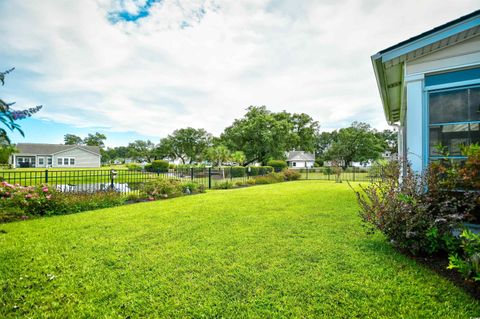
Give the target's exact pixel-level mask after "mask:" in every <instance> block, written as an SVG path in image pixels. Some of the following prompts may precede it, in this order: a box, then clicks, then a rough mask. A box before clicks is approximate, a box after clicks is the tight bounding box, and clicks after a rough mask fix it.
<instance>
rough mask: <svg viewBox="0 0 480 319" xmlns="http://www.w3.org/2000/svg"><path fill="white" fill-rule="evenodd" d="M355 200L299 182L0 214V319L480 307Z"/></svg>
mask: <svg viewBox="0 0 480 319" xmlns="http://www.w3.org/2000/svg"><path fill="white" fill-rule="evenodd" d="M356 210H357V208H356V202H355V199H354V195H353V193H352V191H351V190H350V189H349V188H348V186H347V185H346V184H335V183H332V182H323V181H299V182H289V183H282V184H274V185H267V186H255V187H251V188H245V189H236V190H227V191H212V192H208V193H207V194H202V195H196V196H190V197H182V198H177V199H172V200H168V201H161V202H152V203H142V204H135V205H129V206H123V207H120V208H118V207H117V208H114V209H105V210H98V211H92V212H87V213H81V214H76V215H70V216H57V217H50V218H45V219H38V220H31V221H26V222H18V223H12V224H5V225H0V230H1V231H0V254H1V255H0V287H1V289H2V294H0V317H2V318H3V317H56V318H67V317H84V318H100V317H101V318H107V317H108V318H110V317H115V318H117V317H119V318H126V317H129V318H137V317H167V318H172V317H225V318H246V317H255V318H272V317H310V318H319V317H325V318H379V317H380V318H469V317H478V316H480V303H479V302H478V301H476V300H474V299H472V298H471V297H470V296H469V295H467V294H466V293H464V292H463V291H462V290H460V289H458V288H457V287H455V286H453V285H452V284H451V283H450V282H448V281H447V280H445V279H443V278H442V277H439V276H438V275H437V274H435V273H433V272H431V271H430V270H428V269H426V268H424V267H422V266H421V265H417V264H416V263H415V262H414V261H412V260H409V259H408V258H406V257H404V256H402V255H400V254H398V253H396V252H395V251H394V250H393V249H392V248H391V247H390V246H389V245H388V244H387V243H385V241H384V239H383V237H381V236H380V235H375V236H373V237H371V236H367V235H365V234H364V230H363V229H362V227H361V225H360V222H359V218H358V217H357V215H356Z"/></svg>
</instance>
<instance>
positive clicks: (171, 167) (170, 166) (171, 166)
mask: <svg viewBox="0 0 480 319" xmlns="http://www.w3.org/2000/svg"><path fill="white" fill-rule="evenodd" d="M175 168H177V165H175V164H173V163H170V164H168V169H175Z"/></svg>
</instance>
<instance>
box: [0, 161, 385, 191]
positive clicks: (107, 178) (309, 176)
mask: <svg viewBox="0 0 480 319" xmlns="http://www.w3.org/2000/svg"><path fill="white" fill-rule="evenodd" d="M298 171H299V172H300V174H301V179H305V180H332V181H334V180H337V179H341V180H345V181H364V182H372V181H374V180H377V179H379V176H377V175H376V174H374V172H373V171H372V170H367V169H361V168H356V167H353V168H352V167H350V168H347V169H346V170H342V171H341V172H340V173H339V172H338V171H333V170H332V169H331V168H328V167H322V168H310V169H299V170H298ZM267 173H268V171H262V170H252V169H249V168H248V167H223V168H176V169H174V170H169V171H168V172H148V171H135V170H128V169H117V170H106V169H91V170H90V169H82V170H55V169H51V170H32V171H21V170H5V171H0V181H5V182H8V183H10V184H19V185H22V186H35V185H41V184H48V185H51V186H54V187H56V188H57V189H58V190H60V191H64V192H95V191H104V190H112V189H113V190H115V191H118V192H122V193H128V192H132V191H138V190H139V189H140V187H141V185H142V184H144V183H145V182H147V181H149V180H152V179H157V178H164V179H176V180H181V181H184V182H186V181H193V182H196V183H198V184H202V185H204V186H205V187H206V188H214V187H215V186H216V185H217V184H219V183H223V182H226V181H230V182H242V183H245V182H246V181H247V180H248V179H250V178H254V177H256V176H262V175H265V174H267Z"/></svg>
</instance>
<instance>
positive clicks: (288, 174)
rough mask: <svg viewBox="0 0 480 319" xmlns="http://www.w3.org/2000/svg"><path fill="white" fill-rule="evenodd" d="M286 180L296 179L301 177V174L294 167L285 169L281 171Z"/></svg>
mask: <svg viewBox="0 0 480 319" xmlns="http://www.w3.org/2000/svg"><path fill="white" fill-rule="evenodd" d="M282 174H283V176H284V177H285V180H286V181H296V180H298V179H300V177H302V175H301V174H300V173H299V172H298V171H297V170H294V169H286V170H284V171H283V172H282Z"/></svg>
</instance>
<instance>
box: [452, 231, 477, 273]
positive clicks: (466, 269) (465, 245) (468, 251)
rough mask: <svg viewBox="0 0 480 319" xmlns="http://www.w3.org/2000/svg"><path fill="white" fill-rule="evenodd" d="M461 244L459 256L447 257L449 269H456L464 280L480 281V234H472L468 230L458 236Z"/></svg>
mask: <svg viewBox="0 0 480 319" xmlns="http://www.w3.org/2000/svg"><path fill="white" fill-rule="evenodd" d="M460 238H461V240H462V243H461V245H460V247H461V248H462V253H461V255H458V254H451V255H450V256H449V258H448V259H449V265H448V268H449V269H457V270H458V271H459V272H460V273H461V274H462V276H463V277H464V278H465V279H472V280H474V281H476V282H479V281H480V234H474V233H473V232H471V231H470V230H468V229H465V230H463V232H462V233H461V235H460Z"/></svg>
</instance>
